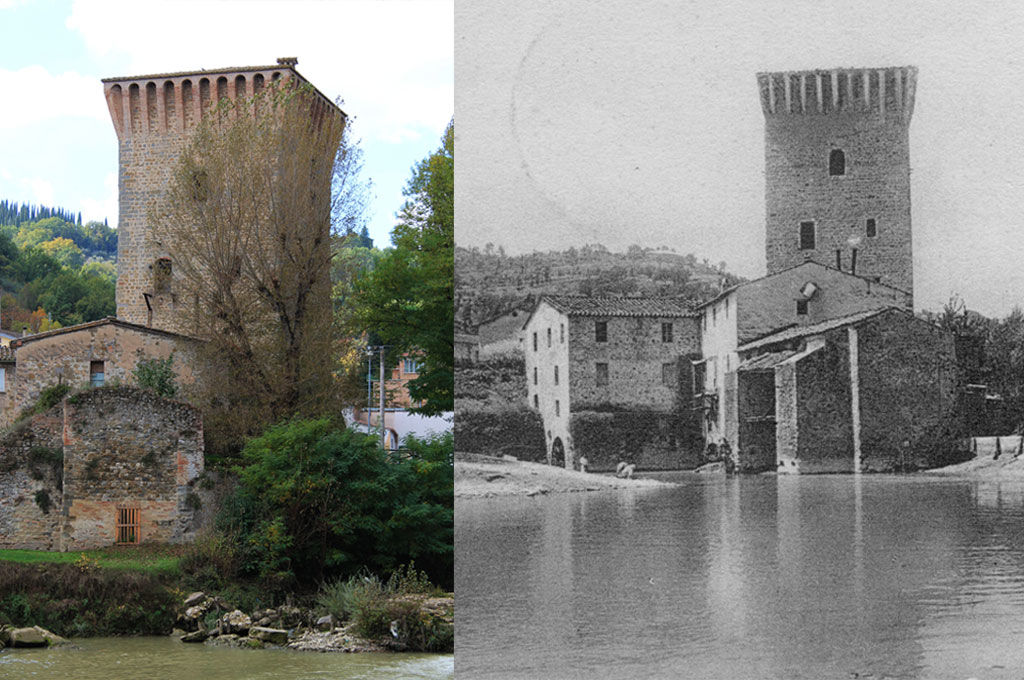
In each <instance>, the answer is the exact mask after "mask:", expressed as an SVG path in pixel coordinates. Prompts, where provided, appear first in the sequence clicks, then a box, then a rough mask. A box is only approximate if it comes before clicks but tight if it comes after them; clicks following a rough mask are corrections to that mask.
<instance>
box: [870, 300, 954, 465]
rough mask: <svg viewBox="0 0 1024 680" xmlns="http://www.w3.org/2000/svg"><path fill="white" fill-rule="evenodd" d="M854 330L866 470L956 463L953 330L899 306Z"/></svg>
mask: <svg viewBox="0 0 1024 680" xmlns="http://www.w3.org/2000/svg"><path fill="white" fill-rule="evenodd" d="M857 335H858V338H859V341H858V344H859V347H860V351H859V353H858V354H859V364H860V412H861V458H862V465H863V468H864V469H865V470H875V471H888V470H900V469H912V468H928V467H935V466H937V465H943V464H947V463H951V462H957V461H956V460H952V459H951V458H952V457H955V456H956V454H957V452H958V450H959V447H958V446H957V445H956V434H957V433H956V432H955V431H954V430H955V429H956V425H957V422H958V420H957V418H956V416H955V404H956V379H957V376H956V351H955V341H954V339H953V335H952V334H951V333H949V332H948V331H944V330H942V329H940V328H938V327H936V326H934V325H932V324H931V323H928V322H926V321H923V320H921V319H916V318H914V317H911V316H909V315H906V314H901V313H899V312H888V313H886V314H882V315H880V316H877V317H874V318H872V319H870V320H868V321H866V322H864V323H863V324H860V325H858V329H857Z"/></svg>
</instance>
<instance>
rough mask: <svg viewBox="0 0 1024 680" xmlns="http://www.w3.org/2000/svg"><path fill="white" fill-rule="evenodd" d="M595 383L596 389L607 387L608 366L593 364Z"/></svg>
mask: <svg viewBox="0 0 1024 680" xmlns="http://www.w3.org/2000/svg"><path fill="white" fill-rule="evenodd" d="M594 370H595V381H594V382H596V383H597V386H598V387H605V386H606V385H608V364H595V365H594Z"/></svg>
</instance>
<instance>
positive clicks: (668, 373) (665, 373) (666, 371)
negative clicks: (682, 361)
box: [661, 364, 676, 387]
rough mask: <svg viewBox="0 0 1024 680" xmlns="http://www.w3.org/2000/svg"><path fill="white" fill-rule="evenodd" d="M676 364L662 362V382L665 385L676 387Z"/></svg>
mask: <svg viewBox="0 0 1024 680" xmlns="http://www.w3.org/2000/svg"><path fill="white" fill-rule="evenodd" d="M675 368H676V365H675V364H662V365H661V384H662V385H664V386H665V387H674V386H675V384H676V371H675Z"/></svg>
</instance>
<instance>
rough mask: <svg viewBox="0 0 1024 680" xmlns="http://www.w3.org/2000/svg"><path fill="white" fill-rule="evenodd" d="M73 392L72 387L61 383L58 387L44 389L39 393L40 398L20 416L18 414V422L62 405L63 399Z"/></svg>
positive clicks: (52, 386) (51, 386)
mask: <svg viewBox="0 0 1024 680" xmlns="http://www.w3.org/2000/svg"><path fill="white" fill-rule="evenodd" d="M70 392H71V386H70V385H65V384H64V383H60V384H57V385H50V386H49V387H47V388H45V389H43V391H42V392H40V393H39V398H38V399H36V402H35V403H34V404H32V405H31V406H26V407H25V409H24V410H22V412H21V413H20V414H18V420H24V419H25V418H28V417H30V416H34V415H36V414H37V413H45V412H46V411H49V410H50V409H51V408H53V407H54V406H56V405H57V404H59V403H60V401H61V399H63V398H64V397H66V396H67V395H68V393H70Z"/></svg>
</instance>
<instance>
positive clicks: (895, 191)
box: [759, 68, 916, 292]
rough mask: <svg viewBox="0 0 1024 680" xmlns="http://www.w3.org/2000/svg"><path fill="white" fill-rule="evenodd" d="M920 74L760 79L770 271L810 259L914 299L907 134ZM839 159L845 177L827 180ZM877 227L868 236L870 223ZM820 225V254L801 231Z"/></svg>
mask: <svg viewBox="0 0 1024 680" xmlns="http://www.w3.org/2000/svg"><path fill="white" fill-rule="evenodd" d="M915 81H916V69H913V68H886V69H877V70H875V69H838V70H835V71H818V72H803V73H774V74H760V75H759V84H760V86H761V96H762V107H763V109H764V113H765V189H766V192H765V195H766V214H767V215H766V217H767V241H766V254H767V259H768V271H769V273H771V272H776V271H779V270H781V269H784V268H786V267H791V266H793V265H796V264H799V263H800V262H803V261H804V260H805V259H808V258H813V259H815V260H817V261H819V262H822V263H828V264H832V263H833V262H835V260H836V251H837V250H838V251H839V252H840V258H841V268H842V269H843V270H845V271H849V270H850V267H851V264H852V263H851V260H852V250H853V249H854V248H856V249H857V266H856V273H857V274H860V275H864V276H869V277H870V276H878V277H880V279H881V281H882V282H883V283H888V284H891V285H893V286H895V287H897V288H900V289H902V290H904V291H907V292H912V291H913V260H912V254H911V225H910V151H909V125H910V118H911V113H912V110H913V102H914V96H913V95H914V84H915ZM832 150H841V151H842V152H843V154H844V156H845V172H844V173H843V174H841V175H834V174H830V169H829V158H830V153H831V152H832ZM869 219H873V220H874V221H875V231H874V235H870V232H869V230H868V227H867V220H869ZM805 221H810V222H813V223H814V226H815V232H816V238H815V241H816V243H815V248H814V249H813V250H801V248H800V223H801V222H805Z"/></svg>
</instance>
